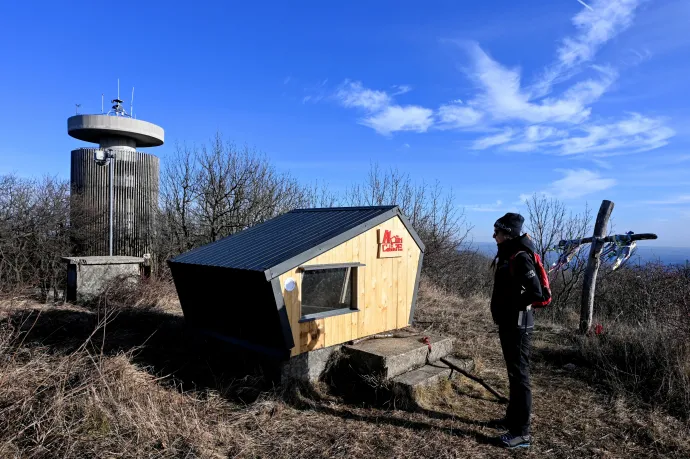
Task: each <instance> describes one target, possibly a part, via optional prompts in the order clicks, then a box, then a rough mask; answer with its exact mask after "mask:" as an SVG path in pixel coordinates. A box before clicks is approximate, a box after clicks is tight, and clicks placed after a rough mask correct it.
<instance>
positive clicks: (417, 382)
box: [392, 356, 474, 404]
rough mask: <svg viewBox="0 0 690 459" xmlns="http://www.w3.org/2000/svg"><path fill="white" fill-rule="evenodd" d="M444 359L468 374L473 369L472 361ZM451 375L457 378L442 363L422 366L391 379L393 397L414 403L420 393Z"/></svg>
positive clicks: (455, 373) (452, 358)
mask: <svg viewBox="0 0 690 459" xmlns="http://www.w3.org/2000/svg"><path fill="white" fill-rule="evenodd" d="M446 359H447V360H448V361H450V362H451V363H453V364H455V365H457V366H458V367H460V368H462V369H463V370H465V371H468V372H469V371H472V370H473V369H474V361H473V360H472V359H459V358H456V357H450V356H446ZM451 374H452V375H453V377H457V376H458V373H457V372H455V371H453V370H451V369H450V368H448V367H447V366H446V365H445V364H443V363H442V362H436V363H433V364H427V365H424V366H422V367H420V368H417V369H415V370H411V371H408V372H406V373H403V374H401V375H398V376H396V377H395V378H393V379H392V383H393V395H394V396H395V397H396V399H397V400H399V401H401V402H406V403H407V404H410V403H416V402H417V401H418V399H419V397H420V395H421V393H422V391H424V390H428V389H430V388H433V387H434V386H436V385H438V383H439V382H440V381H441V380H443V379H447V378H449V377H451Z"/></svg>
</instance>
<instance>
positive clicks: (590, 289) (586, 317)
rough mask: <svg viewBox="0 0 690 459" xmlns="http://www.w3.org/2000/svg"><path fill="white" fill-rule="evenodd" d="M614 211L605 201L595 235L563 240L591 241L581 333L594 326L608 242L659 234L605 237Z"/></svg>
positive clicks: (609, 203)
mask: <svg viewBox="0 0 690 459" xmlns="http://www.w3.org/2000/svg"><path fill="white" fill-rule="evenodd" d="M611 212H613V203H612V202H611V201H603V202H602V203H601V207H600V208H599V213H598V214H597V221H596V223H595V225H594V235H593V236H592V237H586V238H584V239H576V240H572V241H561V242H560V243H559V246H560V247H566V246H567V245H568V244H572V243H577V244H587V243H591V244H592V245H591V247H590V249H589V259H588V260H587V268H586V269H585V277H584V281H583V285H582V299H581V301H580V333H582V334H585V333H587V332H588V331H589V329H590V328H591V327H592V315H593V313H594V292H595V290H596V286H597V273H598V272H599V266H600V265H601V259H600V257H601V250H602V248H603V247H604V244H605V243H607V242H620V241H621V240H623V241H626V242H632V241H641V240H644V239H656V238H657V235H656V234H652V233H640V234H625V235H623V234H618V235H615V236H608V237H604V233H605V231H606V227H607V226H608V224H609V218H610V217H611Z"/></svg>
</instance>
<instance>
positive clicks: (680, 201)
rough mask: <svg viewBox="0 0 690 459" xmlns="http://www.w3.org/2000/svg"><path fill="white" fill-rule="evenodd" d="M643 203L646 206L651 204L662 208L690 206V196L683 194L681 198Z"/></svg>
mask: <svg viewBox="0 0 690 459" xmlns="http://www.w3.org/2000/svg"><path fill="white" fill-rule="evenodd" d="M643 203H644V204H651V205H662V206H669V205H682V204H690V194H682V195H679V196H674V197H671V198H667V199H662V200H657V201H644V202H643Z"/></svg>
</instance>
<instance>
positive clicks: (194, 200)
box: [157, 134, 335, 261]
mask: <svg viewBox="0 0 690 459" xmlns="http://www.w3.org/2000/svg"><path fill="white" fill-rule="evenodd" d="M334 202H335V198H334V197H333V196H332V195H331V194H330V193H328V191H327V189H326V188H324V187H319V186H318V184H315V185H314V186H313V187H309V186H304V185H302V184H300V183H299V182H298V181H297V180H296V179H294V178H292V177H291V176H290V175H288V174H285V173H280V172H278V171H277V170H276V169H275V167H274V166H273V165H272V164H271V163H270V162H269V161H268V159H267V158H266V157H265V156H263V155H261V154H260V153H258V152H256V151H255V150H252V149H250V148H248V147H241V148H240V147H237V146H236V145H235V144H233V143H230V142H224V141H223V139H222V137H221V136H220V134H216V136H215V137H214V138H213V139H212V140H211V142H210V143H209V144H208V145H202V146H201V147H198V148H197V147H191V148H190V147H188V146H186V145H177V147H176V151H175V154H174V155H173V157H172V158H170V159H169V160H168V161H166V162H165V164H164V167H163V172H162V183H161V218H159V221H160V222H161V223H160V227H159V231H158V233H159V235H160V236H159V241H158V248H157V252H158V257H159V259H160V261H163V260H165V259H166V258H168V257H169V256H171V255H174V254H177V253H180V252H183V251H186V250H189V249H191V248H193V247H197V246H199V245H201V244H205V243H208V242H213V241H216V240H218V239H220V238H222V237H225V236H228V235H230V234H234V233H236V232H238V231H241V230H243V229H245V228H248V227H250V226H253V225H256V224H257V223H261V222H263V221H266V220H268V219H270V218H272V217H275V216H276V215H279V214H281V213H284V212H287V211H289V210H292V209H295V208H298V207H311V206H314V205H319V204H321V205H332V204H333V203H334Z"/></svg>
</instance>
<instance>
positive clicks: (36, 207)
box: [0, 175, 71, 300]
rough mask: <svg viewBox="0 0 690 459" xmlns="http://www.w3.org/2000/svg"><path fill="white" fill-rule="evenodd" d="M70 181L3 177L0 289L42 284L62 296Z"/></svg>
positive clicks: (0, 180)
mask: <svg viewBox="0 0 690 459" xmlns="http://www.w3.org/2000/svg"><path fill="white" fill-rule="evenodd" d="M70 249H71V233H70V227H69V184H68V183H67V182H66V181H63V180H58V179H56V178H54V177H49V176H46V177H44V178H42V179H40V180H35V179H22V178H19V177H17V176H14V175H4V176H0V293H8V292H10V291H13V290H20V289H33V288H36V287H37V288H38V289H39V292H40V295H41V296H42V297H43V299H44V300H47V299H48V298H49V297H57V296H58V294H59V291H60V289H61V288H62V284H63V283H64V279H65V277H66V275H65V272H66V271H65V270H66V267H65V265H64V263H63V262H62V261H61V257H62V256H65V255H67V254H69V253H70Z"/></svg>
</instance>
